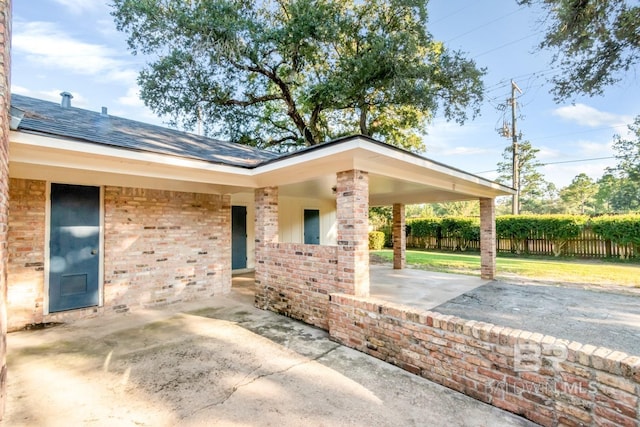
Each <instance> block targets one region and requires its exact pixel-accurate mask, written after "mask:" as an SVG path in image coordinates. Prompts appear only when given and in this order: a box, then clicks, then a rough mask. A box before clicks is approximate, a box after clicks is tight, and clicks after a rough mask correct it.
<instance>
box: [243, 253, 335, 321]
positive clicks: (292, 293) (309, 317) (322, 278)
mask: <svg viewBox="0 0 640 427" xmlns="http://www.w3.org/2000/svg"><path fill="white" fill-rule="evenodd" d="M337 250H338V248H337V247H336V246H319V245H303V244H297V243H268V244H267V245H266V254H267V256H266V257H265V259H264V260H263V262H262V263H261V268H262V269H263V270H264V271H265V273H266V283H267V285H266V286H257V289H256V306H257V307H259V308H262V309H263V310H271V311H274V312H276V313H279V314H283V315H285V316H289V317H292V318H294V319H298V320H302V321H304V322H306V323H309V324H311V325H314V326H318V327H320V328H323V329H328V322H327V320H328V309H329V294H330V293H331V292H336V291H338V290H340V288H339V286H338V282H337V274H336V273H337V263H338V259H337Z"/></svg>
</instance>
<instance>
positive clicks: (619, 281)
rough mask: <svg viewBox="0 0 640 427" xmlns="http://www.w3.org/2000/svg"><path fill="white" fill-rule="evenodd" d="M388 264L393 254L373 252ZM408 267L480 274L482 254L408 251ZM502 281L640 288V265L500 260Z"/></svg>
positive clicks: (390, 252) (571, 261)
mask: <svg viewBox="0 0 640 427" xmlns="http://www.w3.org/2000/svg"><path fill="white" fill-rule="evenodd" d="M371 253H372V254H374V255H376V256H378V257H380V258H382V259H383V260H385V261H391V260H392V259H393V251H391V250H381V251H371ZM406 255H407V264H408V265H409V266H411V267H416V268H424V269H425V270H433V271H443V272H448V273H461V274H471V275H479V274H480V255H478V254H460V253H443V252H427V251H411V250H408V251H407V254H406ZM496 262H497V270H498V278H501V277H502V278H511V277H513V276H521V277H522V278H523V279H524V278H529V279H536V280H545V281H557V282H567V283H587V284H593V285H618V286H629V287H637V288H640V264H632V263H625V264H621V263H615V262H607V261H602V260H593V261H591V260H590V261H582V260H567V259H562V260H547V259H532V258H514V257H500V256H499V257H498V258H497V260H496Z"/></svg>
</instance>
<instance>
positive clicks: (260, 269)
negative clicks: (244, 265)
mask: <svg viewBox="0 0 640 427" xmlns="http://www.w3.org/2000/svg"><path fill="white" fill-rule="evenodd" d="M255 204H256V206H255V209H256V213H255V220H254V224H255V242H256V247H255V251H256V267H255V270H256V271H255V281H256V296H255V305H256V307H258V308H262V309H266V308H267V306H268V303H269V302H268V298H267V292H266V287H267V284H268V271H267V270H268V263H267V259H268V257H269V245H270V244H271V243H278V187H265V188H258V189H256V190H255Z"/></svg>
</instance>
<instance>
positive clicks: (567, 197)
mask: <svg viewBox="0 0 640 427" xmlns="http://www.w3.org/2000/svg"><path fill="white" fill-rule="evenodd" d="M597 192H598V184H597V183H595V182H594V181H593V179H591V178H590V177H589V176H588V175H587V174H586V173H581V174H579V175H577V176H576V177H575V178H573V180H572V181H571V184H569V185H568V186H566V187H564V188H563V189H562V190H560V197H561V198H562V201H563V202H564V204H565V210H566V211H567V212H568V213H574V214H575V213H580V214H583V215H584V214H587V213H593V212H594V206H595V202H596V200H595V195H596V193H597Z"/></svg>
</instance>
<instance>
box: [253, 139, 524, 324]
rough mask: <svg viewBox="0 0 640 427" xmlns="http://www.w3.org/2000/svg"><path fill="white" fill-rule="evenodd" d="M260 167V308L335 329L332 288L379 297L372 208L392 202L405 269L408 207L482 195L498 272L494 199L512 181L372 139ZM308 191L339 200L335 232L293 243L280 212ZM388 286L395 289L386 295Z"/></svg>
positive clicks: (488, 247) (490, 264)
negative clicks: (375, 285)
mask: <svg viewBox="0 0 640 427" xmlns="http://www.w3.org/2000/svg"><path fill="white" fill-rule="evenodd" d="M257 170H258V171H259V177H258V180H257V184H258V188H256V189H255V192H254V193H255V199H254V202H255V205H254V207H255V221H254V228H255V281H256V299H255V303H256V306H257V307H259V308H262V309H266V310H272V311H275V312H277V313H280V314H284V315H286V316H290V317H293V318H295V319H299V320H302V321H305V322H307V323H310V324H313V325H315V326H318V327H320V328H323V329H329V324H328V308H329V302H330V295H331V294H340V293H342V294H347V295H354V296H357V297H365V298H367V297H370V296H374V292H373V291H374V290H373V288H372V284H373V282H372V281H371V273H370V267H369V231H370V229H369V221H368V214H369V208H370V207H371V206H393V252H394V259H393V268H394V269H395V270H402V269H403V268H404V267H405V263H406V258H405V251H406V234H405V205H406V204H415V203H430V202H431V203H432V202H446V201H461V200H478V201H479V204H480V241H481V245H480V253H481V271H480V276H481V277H482V278H483V279H485V280H491V279H493V278H494V276H495V274H496V264H495V252H496V251H495V245H496V235H495V207H494V200H495V197H497V196H501V195H509V194H512V193H513V190H512V189H510V188H508V187H505V186H503V185H500V184H498V183H495V182H492V181H489V180H486V179H484V178H481V177H478V176H475V175H472V174H469V173H466V172H464V171H461V170H458V169H455V168H451V167H449V166H446V165H443V164H441V163H438V162H435V161H433V160H430V159H427V158H425V157H422V156H419V155H416V154H413V153H409V152H407V151H404V150H401V149H398V148H395V147H392V146H389V145H387V144H384V143H381V142H379V141H375V140H372V139H370V138H367V137H364V136H354V137H347V138H344V139H341V140H336V141H332V142H330V143H326V144H322V145H320V146H314V147H310V148H308V149H306V150H302V151H300V152H297V153H295V154H293V155H290V156H288V157H286V158H282V159H275V160H272V161H269V162H267V163H265V164H263V165H262V166H260V167H259V168H258V169H257ZM302 197H307V198H308V197H313V198H314V199H315V200H320V201H324V202H325V203H326V204H331V205H333V206H335V216H334V220H333V222H334V224H335V225H334V227H333V228H332V236H330V237H324V240H323V238H321V239H320V243H321V244H307V243H306V242H305V243H302V242H301V241H299V240H297V241H296V240H295V239H293V240H287V237H286V236H287V233H286V232H285V231H284V228H286V227H288V226H289V224H287V222H286V220H284V219H283V216H282V215H280V214H279V212H280V210H282V211H287V209H288V208H289V206H288V203H289V201H290V200H293V199H295V198H302ZM376 275H378V273H377V272H376ZM405 280H407V279H406V277H405V278H400V277H396V278H395V279H394V280H392V282H395V283H396V285H401V284H402V282H403V281H405ZM464 291H465V290H462V292H464ZM385 292H386V293H387V294H389V292H388V291H381V294H384V293H385ZM425 298H426V297H425ZM426 299H427V300H428V299H429V298H426ZM444 301H446V299H445V300H444ZM436 305H437V304H436Z"/></svg>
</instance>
